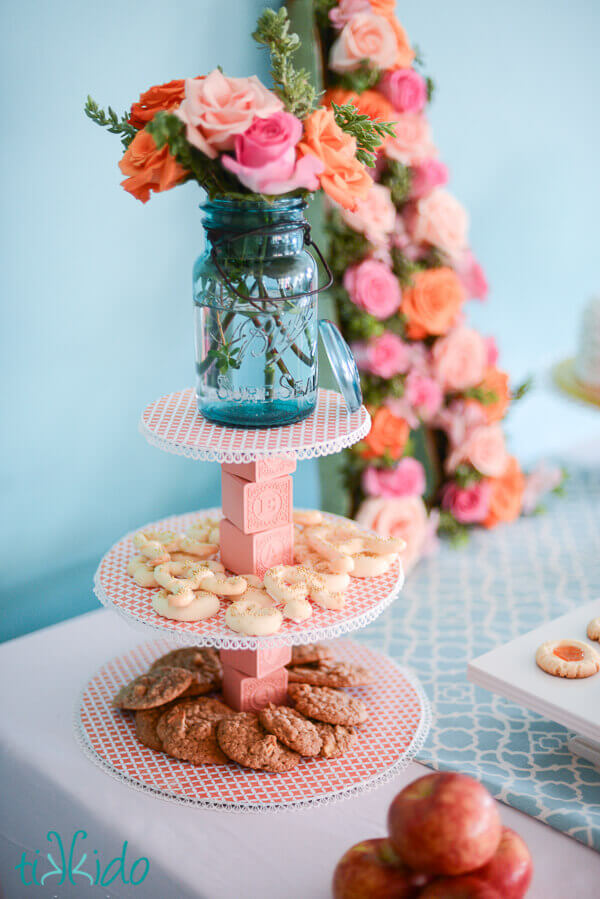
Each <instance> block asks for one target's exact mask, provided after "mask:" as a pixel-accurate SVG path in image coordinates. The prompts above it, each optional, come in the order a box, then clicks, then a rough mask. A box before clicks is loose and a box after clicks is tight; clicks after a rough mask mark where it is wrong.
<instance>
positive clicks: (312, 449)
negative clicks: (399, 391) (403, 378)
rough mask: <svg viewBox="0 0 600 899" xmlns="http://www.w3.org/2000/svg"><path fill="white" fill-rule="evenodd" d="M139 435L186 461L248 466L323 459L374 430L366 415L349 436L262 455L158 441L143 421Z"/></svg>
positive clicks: (163, 439) (271, 451) (344, 435)
mask: <svg viewBox="0 0 600 899" xmlns="http://www.w3.org/2000/svg"><path fill="white" fill-rule="evenodd" d="M138 430H139V432H140V434H142V436H143V437H144V438H145V439H146V440H147V441H148V443H149V444H150V445H151V446H155V447H157V449H160V450H163V452H165V453H172V454H173V455H175V456H185V457H186V458H187V459H196V460H197V461H199V462H220V463H223V462H229V463H239V464H243V463H246V462H256V461H257V460H259V459H270V458H293V459H299V460H303V459H316V458H319V457H320V456H333V455H335V454H336V453H341V452H342V451H343V450H345V449H347V448H348V447H349V446H354V444H355V443H358V442H359V440H362V439H363V437H366V436H367V434H368V433H369V431H370V430H371V417H370V415H369V414H368V413H367V418H366V421H364V422H363V423H362V424H361V425H360V427H358V428H356V429H355V430H354V431H351V432H350V433H349V434H343V435H340V436H339V437H335V438H332V439H331V440H324V441H321V442H320V443H314V444H312V446H304V447H299V448H298V449H297V450H293V451H292V452H290V450H277V449H274V450H266V451H264V452H260V453H256V452H255V453H250V452H248V453H242V452H228V451H227V450H218V451H217V450H211V449H203V448H200V447H194V446H183V445H182V444H179V443H173V441H171V440H168V439H167V438H166V437H158V436H157V435H156V434H154V433H153V432H152V431H151V430H150V428H149V427H148V426H147V425H146V423H145V422H144V421H143V420H140V423H139V425H138Z"/></svg>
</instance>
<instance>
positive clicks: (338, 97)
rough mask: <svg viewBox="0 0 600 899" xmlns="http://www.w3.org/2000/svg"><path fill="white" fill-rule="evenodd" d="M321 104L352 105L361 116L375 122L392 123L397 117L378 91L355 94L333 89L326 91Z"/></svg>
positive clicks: (339, 88)
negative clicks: (365, 116) (366, 116)
mask: <svg viewBox="0 0 600 899" xmlns="http://www.w3.org/2000/svg"><path fill="white" fill-rule="evenodd" d="M323 103H324V104H325V105H326V106H331V104H332V103H336V104H337V105H338V106H343V105H344V104H345V103H352V105H353V106H356V108H357V109H358V111H359V112H360V113H361V115H368V116H369V118H370V119H373V120H374V121H377V122H394V121H395V120H396V118H397V117H398V114H397V112H396V110H395V109H394V107H393V106H392V104H391V103H390V101H389V100H386V98H385V97H384V96H383V94H380V93H379V91H363V93H362V94H357V93H356V92H355V91H345V90H344V89H343V88H341V87H335V88H333V89H332V90H330V91H327V93H326V94H325V96H324V97H323Z"/></svg>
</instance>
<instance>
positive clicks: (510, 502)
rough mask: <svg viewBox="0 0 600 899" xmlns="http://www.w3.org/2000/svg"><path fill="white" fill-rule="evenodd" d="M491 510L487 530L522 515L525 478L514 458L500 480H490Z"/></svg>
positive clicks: (485, 524) (486, 524) (485, 522)
mask: <svg viewBox="0 0 600 899" xmlns="http://www.w3.org/2000/svg"><path fill="white" fill-rule="evenodd" d="M488 483H489V484H490V486H491V488H492V489H491V493H490V508H489V511H488V514H487V518H486V519H485V521H484V522H483V524H484V526H485V527H486V528H495V527H496V525H497V524H501V523H502V522H508V521H514V520H515V518H518V517H519V515H520V514H521V504H522V500H523V491H524V490H525V476H524V474H523V472H522V471H521V468H520V466H519V463H518V462H517V460H516V459H515V457H514V456H509V458H508V465H507V466H506V468H505V470H504V473H503V474H502V475H501V476H500V477H499V478H490V479H489V481H488Z"/></svg>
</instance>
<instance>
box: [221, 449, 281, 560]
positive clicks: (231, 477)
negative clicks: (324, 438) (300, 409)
mask: <svg viewBox="0 0 600 899" xmlns="http://www.w3.org/2000/svg"><path fill="white" fill-rule="evenodd" d="M295 467H296V461H295V459H288V458H281V459H280V458H275V459H266V460H258V461H257V462H252V463H247V464H244V465H233V464H231V463H226V464H223V465H222V466H221V494H222V506H223V515H224V518H223V519H222V520H221V525H220V532H221V561H222V562H223V565H225V567H226V568H228V569H229V570H230V571H233V572H234V573H235V574H255V575H257V576H258V577H262V576H263V575H264V573H265V571H266V570H267V569H268V568H272V567H273V566H274V565H282V564H283V565H291V564H292V562H293V557H294V528H293V524H292V504H293V496H292V478H291V477H290V472H291V471H293V470H294V469H295Z"/></svg>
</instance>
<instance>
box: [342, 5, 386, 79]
mask: <svg viewBox="0 0 600 899" xmlns="http://www.w3.org/2000/svg"><path fill="white" fill-rule="evenodd" d="M397 55H398V44H397V41H396V35H395V34H394V29H393V28H392V26H391V25H390V23H389V21H388V20H387V19H384V18H383V16H376V15H373V13H369V12H359V13H356V14H355V15H354V16H352V18H351V19H349V21H348V22H347V24H346V25H344V27H343V28H342V30H341V32H340V35H339V37H338V38H337V39H336V40H335V41H334V43H333V46H332V47H331V51H330V54H329V68H330V69H332V71H334V72H354V71H355V70H356V69H358V68H360V66H361V64H362V63H363V62H364V61H365V60H366V61H367V62H368V64H369V65H370V66H371V67H372V68H374V69H389V68H390V67H391V66H393V65H394V64H395V62H396V57H397Z"/></svg>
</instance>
